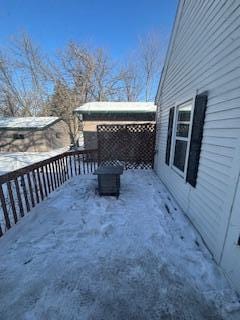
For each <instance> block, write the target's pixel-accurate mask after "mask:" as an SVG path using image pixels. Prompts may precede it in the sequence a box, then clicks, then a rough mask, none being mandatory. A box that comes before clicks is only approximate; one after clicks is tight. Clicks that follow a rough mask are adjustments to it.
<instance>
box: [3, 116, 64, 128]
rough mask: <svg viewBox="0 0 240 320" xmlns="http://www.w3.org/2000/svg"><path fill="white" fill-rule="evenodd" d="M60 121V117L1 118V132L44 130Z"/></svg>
mask: <svg viewBox="0 0 240 320" xmlns="http://www.w3.org/2000/svg"><path fill="white" fill-rule="evenodd" d="M58 120H60V119H59V118H58V117H0V130H1V129H29V128H30V129H43V128H45V127H47V126H49V125H51V124H53V123H55V122H56V121H58Z"/></svg>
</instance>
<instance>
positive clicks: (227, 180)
mask: <svg viewBox="0 0 240 320" xmlns="http://www.w3.org/2000/svg"><path fill="white" fill-rule="evenodd" d="M239 34H240V3H239V0H228V1H214V0H209V1H198V0H191V1H190V0H181V1H180V2H179V6H178V12H177V16H176V20H175V25H174V29H173V34H172V37H171V40H170V44H169V49H168V53H167V56H166V61H165V66H164V69H163V73H162V77H161V80H160V84H159V89H158V93H157V97H156V103H157V105H158V110H157V144H156V149H157V150H156V151H157V153H156V159H155V169H156V172H157V174H158V175H159V177H160V178H161V180H162V181H163V182H164V183H165V185H166V186H167V188H168V189H169V190H170V191H171V193H172V194H173V196H174V197H175V199H176V200H177V201H178V203H179V204H180V205H181V207H182V209H183V210H184V212H185V213H186V214H187V215H188V217H189V218H190V220H191V221H192V223H193V224H194V225H195V227H196V228H197V230H198V231H199V232H200V234H201V235H202V238H203V239H204V241H205V243H206V245H207V246H208V248H209V249H210V251H211V252H212V254H213V256H214V258H215V260H216V262H217V263H218V264H219V265H220V266H221V267H222V269H223V270H224V271H225V273H226V275H227V276H228V278H229V279H230V280H231V281H232V283H233V285H234V286H235V287H236V288H237V289H238V291H239V292H240V275H239V270H240V210H239V208H240V182H239V176H240V37H239ZM202 136H203V137H202Z"/></svg>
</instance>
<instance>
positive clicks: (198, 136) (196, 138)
mask: <svg viewBox="0 0 240 320" xmlns="http://www.w3.org/2000/svg"><path fill="white" fill-rule="evenodd" d="M207 100H208V96H207V92H204V93H202V94H199V95H197V96H196V99H195V107H194V114H193V124H192V134H191V141H190V149H189V158H188V168H187V178H186V181H187V182H188V183H190V184H191V185H192V186H193V187H194V188H195V187H196V183H197V174H198V165H199V159H200V152H201V144H202V137H203V126H204V119H205V113H206V107H207Z"/></svg>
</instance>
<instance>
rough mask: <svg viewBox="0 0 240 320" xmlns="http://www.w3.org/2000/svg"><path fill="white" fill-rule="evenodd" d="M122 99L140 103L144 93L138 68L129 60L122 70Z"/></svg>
mask: <svg viewBox="0 0 240 320" xmlns="http://www.w3.org/2000/svg"><path fill="white" fill-rule="evenodd" d="M120 77H121V81H122V99H123V100H126V101H138V100H139V98H140V94H141V91H142V83H141V77H140V72H139V69H138V66H137V64H136V63H134V62H133V61H131V60H129V61H128V62H127V63H126V64H125V65H124V66H123V67H122V69H121V73H120Z"/></svg>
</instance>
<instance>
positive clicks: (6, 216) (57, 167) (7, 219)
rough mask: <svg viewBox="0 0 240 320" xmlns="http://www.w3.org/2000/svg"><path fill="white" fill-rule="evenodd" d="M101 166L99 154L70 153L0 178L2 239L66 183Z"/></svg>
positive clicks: (87, 152) (0, 228)
mask: <svg viewBox="0 0 240 320" xmlns="http://www.w3.org/2000/svg"><path fill="white" fill-rule="evenodd" d="M97 165H98V164H97V150H85V151H80V150H79V151H69V152H65V153H62V154H60V155H57V156H54V157H51V158H49V159H46V160H43V161H40V162H37V163H34V164H32V165H29V166H27V167H24V168H21V169H18V170H15V171H12V172H9V173H6V174H4V175H2V176H0V237H1V236H2V235H3V234H4V233H5V232H6V231H7V230H8V229H10V228H11V227H12V226H13V225H14V224H16V223H17V222H18V220H19V219H20V218H21V217H24V215H25V214H26V213H27V212H29V211H30V210H31V209H32V208H33V207H35V206H36V205H37V204H38V203H39V202H41V201H43V200H44V199H45V198H46V197H48V195H49V194H50V193H51V192H52V191H54V190H55V189H56V188H58V187H60V186H61V185H62V184H63V183H64V182H66V181H67V180H69V179H70V178H72V177H74V176H77V175H81V174H88V173H92V172H93V171H94V170H95V169H96V168H97Z"/></svg>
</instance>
